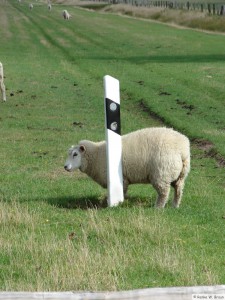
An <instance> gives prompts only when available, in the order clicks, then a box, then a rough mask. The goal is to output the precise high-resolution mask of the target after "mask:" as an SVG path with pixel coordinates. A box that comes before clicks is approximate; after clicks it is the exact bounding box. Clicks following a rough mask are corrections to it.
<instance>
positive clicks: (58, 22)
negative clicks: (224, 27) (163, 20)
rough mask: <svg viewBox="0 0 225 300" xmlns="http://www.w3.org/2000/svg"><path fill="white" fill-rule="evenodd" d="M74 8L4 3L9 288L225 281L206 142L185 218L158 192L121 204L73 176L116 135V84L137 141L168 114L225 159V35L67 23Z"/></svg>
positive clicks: (143, 192)
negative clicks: (108, 116) (79, 157)
mask: <svg viewBox="0 0 225 300" xmlns="http://www.w3.org/2000/svg"><path fill="white" fill-rule="evenodd" d="M63 9H64V6H60V5H58V6H57V5H55V6H54V7H53V10H52V11H51V12H48V10H47V6H46V5H42V4H39V3H37V4H36V5H35V7H34V9H33V11H29V8H28V2H26V1H23V2H22V4H18V3H17V2H16V1H4V2H1V4H0V36H1V47H0V60H1V61H2V62H3V64H4V70H5V84H6V87H7V98H8V99H7V102H6V103H0V128H1V135H0V143H1V151H0V170H1V172H0V200H1V201H0V289H1V290H6V291H12V290H15V291H18V290H30V291H48V290H51V291H53V290H56V291H58V290H93V291H94V290H125V289H136V288H144V287H156V286H160V287H163V286H179V285H211V284H222V283H224V281H225V260H224V242H225V240H224V236H223V230H224V222H225V220H224V215H225V204H224V199H225V185H224V182H225V174H224V168H222V167H221V166H220V167H219V166H218V161H215V160H214V159H213V158H210V157H209V154H210V153H208V154H207V155H206V153H205V152H204V151H202V150H201V149H199V148H198V147H197V146H196V145H195V144H193V145H192V170H191V173H190V175H189V178H188V180H187V184H186V186H185V190H184V196H183V201H182V203H181V207H180V209H179V210H175V209H172V208H171V207H170V206H171V205H170V202H169V203H168V206H167V207H166V208H165V210H163V211H161V210H156V209H155V208H154V202H155V198H156V193H155V191H154V190H153V188H152V187H150V186H148V185H145V186H141V185H137V186H132V187H131V188H130V190H129V199H128V200H126V201H125V202H124V203H123V204H122V205H121V206H119V207H117V208H107V207H105V205H104V196H105V191H104V190H103V189H102V188H101V187H99V186H98V185H97V184H95V183H94V182H93V181H91V180H90V179H88V178H87V177H86V176H85V175H84V174H81V173H79V172H78V171H77V172H75V173H74V174H68V173H66V172H65V171H64V170H63V165H64V161H65V159H66V155H67V149H68V147H69V146H70V145H71V144H75V143H76V142H78V141H79V140H80V139H91V140H101V139H104V134H105V130H104V108H103V76H104V75H106V74H109V75H112V76H114V77H116V78H118V79H119V80H120V88H121V110H122V112H121V113H122V132H123V133H127V132H129V131H132V130H136V129H139V128H143V127H148V126H159V125H160V126H161V122H160V121H159V118H160V119H163V120H164V122H165V124H168V125H169V126H173V127H175V128H176V129H178V130H180V131H182V132H184V133H185V134H187V135H188V136H189V137H190V138H191V139H192V140H194V139H196V138H197V139H203V140H208V144H209V145H211V146H210V151H211V154H212V152H213V153H214V156H215V153H218V154H219V155H221V156H223V157H224V156H225V147H224V132H225V131H224V128H225V124H224V122H225V121H224V120H225V116H224V114H225V112H224V95H225V87H224V83H223V78H224V72H225V71H224V70H225V68H224V63H225V61H224V36H222V35H212V34H205V33H200V32H195V31H192V30H181V29H176V28H171V27H168V26H166V25H161V24H154V23H152V22H146V21H142V20H134V19H130V18H129V19H128V18H122V17H120V16H116V15H109V14H99V13H94V12H89V11H85V10H81V9H78V8H75V7H67V9H68V10H69V12H70V13H71V15H72V18H71V20H69V21H68V22H67V21H64V20H63V19H62V16H61V12H62V10H63ZM10 94H11V96H10ZM152 116H158V118H153V117H152ZM79 122H80V123H82V124H81V127H80V126H79V125H76V123H79ZM209 142H210V143H209ZM218 154H217V155H218ZM171 197H172V195H171Z"/></svg>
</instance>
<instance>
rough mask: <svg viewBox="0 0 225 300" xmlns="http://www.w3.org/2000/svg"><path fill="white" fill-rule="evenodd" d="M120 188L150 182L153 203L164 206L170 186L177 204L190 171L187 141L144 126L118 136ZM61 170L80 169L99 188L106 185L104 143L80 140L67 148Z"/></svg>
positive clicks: (163, 129) (174, 202)
mask: <svg viewBox="0 0 225 300" xmlns="http://www.w3.org/2000/svg"><path fill="white" fill-rule="evenodd" d="M122 166H123V181H124V182H123V189H124V194H126V192H127V189H128V186H129V184H135V183H151V184H152V185H153V187H154V188H155V189H156V191H157V193H158V198H157V202H156V206H157V207H164V206H165V204H166V202H167V200H168V196H169V192H170V186H172V187H173V188H174V190H175V191H174V200H173V206H174V207H179V204H180V202H181V197H182V192H183V187H184V182H185V178H186V177H187V175H188V173H189V171H190V143H189V139H188V138H187V137H186V136H184V135H182V134H181V133H179V132H177V131H174V130H173V129H168V128H145V129H141V130H137V131H135V132H131V133H129V134H127V135H124V136H122ZM64 168H65V170H67V171H73V170H75V169H80V171H81V172H84V173H86V174H87V175H88V176H90V177H91V178H92V179H93V180H95V181H96V182H97V183H99V184H100V185H101V186H102V187H103V188H106V187H107V166H106V143H105V141H102V142H98V143H94V142H91V141H86V140H84V141H81V142H79V144H78V145H77V146H72V147H71V148H70V149H69V156H68V159H67V161H66V163H65V166H64Z"/></svg>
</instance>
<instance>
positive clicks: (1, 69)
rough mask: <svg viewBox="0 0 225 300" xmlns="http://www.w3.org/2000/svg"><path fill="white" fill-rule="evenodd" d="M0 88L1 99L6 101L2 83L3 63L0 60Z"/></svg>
mask: <svg viewBox="0 0 225 300" xmlns="http://www.w3.org/2000/svg"><path fill="white" fill-rule="evenodd" d="M0 89H1V91H2V99H3V101H6V93H5V85H4V72H3V65H2V63H1V62H0Z"/></svg>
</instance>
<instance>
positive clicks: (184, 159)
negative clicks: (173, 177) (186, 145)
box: [178, 155, 191, 180]
mask: <svg viewBox="0 0 225 300" xmlns="http://www.w3.org/2000/svg"><path fill="white" fill-rule="evenodd" d="M182 164H183V165H182V170H181V172H180V175H179V178H178V180H183V179H185V177H187V175H188V173H189V172H190V168H191V161H190V155H188V156H185V157H182Z"/></svg>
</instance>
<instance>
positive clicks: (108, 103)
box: [104, 75, 124, 206]
mask: <svg viewBox="0 0 225 300" xmlns="http://www.w3.org/2000/svg"><path fill="white" fill-rule="evenodd" d="M104 89H105V127H106V159H107V183H108V184H107V188H108V206H116V205H118V204H119V203H120V202H123V199H124V196H123V173H122V141H121V122H120V87H119V81H118V80H117V79H116V78H113V77H111V76H109V75H106V76H104Z"/></svg>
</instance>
